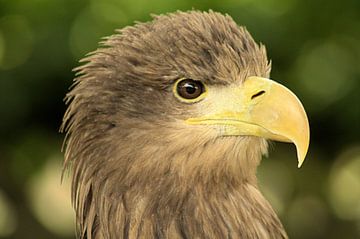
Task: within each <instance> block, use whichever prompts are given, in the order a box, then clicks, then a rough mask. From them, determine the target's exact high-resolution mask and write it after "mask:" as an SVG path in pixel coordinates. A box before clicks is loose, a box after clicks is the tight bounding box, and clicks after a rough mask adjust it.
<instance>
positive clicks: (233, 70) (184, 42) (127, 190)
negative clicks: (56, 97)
mask: <svg viewBox="0 0 360 239" xmlns="http://www.w3.org/2000/svg"><path fill="white" fill-rule="evenodd" d="M153 18H154V19H153V20H152V21H151V22H146V23H137V24H136V25H134V26H131V27H125V28H123V29H121V30H118V31H117V32H116V33H115V34H114V35H112V36H110V37H108V38H105V40H104V41H103V42H102V46H101V47H99V49H97V50H96V51H95V52H93V53H92V54H90V55H88V56H87V57H86V58H85V59H83V60H82V61H83V62H85V63H84V64H83V65H82V66H80V67H79V68H77V69H76V70H77V72H78V75H77V77H76V79H75V83H74V86H73V87H72V89H71V91H70V92H69V93H68V95H67V103H68V109H67V111H66V113H65V115H64V120H63V125H62V130H63V131H65V132H66V139H65V166H66V168H68V167H70V168H71V170H72V200H73V205H74V208H75V211H76V221H77V226H78V237H79V238H87V239H100V238H101V239H103V238H106V239H111V238H116V239H119V238H124V239H125V238H131V239H133V238H134V239H135V238H149V239H152V238H159V239H192V238H199V239H202V238H217V239H218V238H221V239H222V238H224V239H225V238H228V239H235V238H241V239H252V238H254V239H255V238H261V239H274V238H287V234H286V232H285V230H284V228H283V226H282V224H281V222H280V220H279V219H278V217H277V215H276V214H275V212H274V210H273V209H272V207H271V206H270V204H269V203H268V202H267V201H266V199H265V198H264V197H263V196H262V194H261V193H260V191H259V188H258V185H257V179H256V168H257V166H258V165H259V163H260V160H261V157H262V155H264V154H266V153H267V140H276V141H284V142H292V143H294V144H295V145H296V148H297V156H298V162H299V166H300V165H301V164H302V162H303V160H304V158H305V154H306V152H307V149H308V144H309V126H308V120H307V116H306V113H305V111H304V109H303V106H302V104H301V103H300V101H299V100H298V98H297V97H296V96H295V95H294V94H293V93H292V92H291V91H290V90H289V89H287V88H286V87H284V86H282V85H280V84H279V83H277V82H275V81H272V80H270V79H268V78H269V74H270V68H271V66H270V63H269V61H268V59H267V56H266V51H265V47H264V46H263V45H261V44H257V43H255V41H254V40H253V38H252V37H251V36H250V34H249V33H248V31H247V30H246V29H245V28H244V27H241V26H238V25H237V24H236V23H235V22H234V21H233V20H232V18H231V17H230V16H228V15H223V14H220V13H216V12H213V11H208V12H200V11H195V10H192V11H188V12H180V11H179V12H175V13H171V14H165V15H159V16H153Z"/></svg>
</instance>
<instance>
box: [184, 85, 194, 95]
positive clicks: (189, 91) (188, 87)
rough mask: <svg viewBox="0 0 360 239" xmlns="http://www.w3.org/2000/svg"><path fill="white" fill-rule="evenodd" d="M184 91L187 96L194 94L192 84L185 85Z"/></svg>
mask: <svg viewBox="0 0 360 239" xmlns="http://www.w3.org/2000/svg"><path fill="white" fill-rule="evenodd" d="M185 89H186V93H188V94H194V93H195V92H196V87H195V86H194V85H193V84H186V85H185Z"/></svg>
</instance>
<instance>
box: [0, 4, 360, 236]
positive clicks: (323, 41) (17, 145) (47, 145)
mask: <svg viewBox="0 0 360 239" xmlns="http://www.w3.org/2000/svg"><path fill="white" fill-rule="evenodd" d="M192 8H195V9H200V10H208V9H213V10H215V11H219V12H222V13H228V14H230V15H231V16H232V17H233V18H234V20H235V21H236V22H237V23H238V24H240V25H245V26H247V28H248V30H249V31H250V32H251V33H252V35H253V36H254V38H255V39H256V40H257V41H260V42H262V43H264V44H265V45H266V46H267V49H268V55H269V57H270V58H271V59H272V62H273V71H272V78H273V79H275V80H277V81H279V82H281V83H283V84H285V85H286V86H288V87H289V88H290V89H292V90H293V91H294V92H295V93H296V94H297V95H298V96H299V98H300V99H301V100H302V102H303V104H304V106H305V108H306V110H307V112H308V115H309V120H310V125H311V134H312V136H311V145H310V150H309V154H308V156H307V159H306V161H305V164H304V166H303V167H302V168H301V169H300V170H299V169H297V167H296V166H297V163H296V153H295V148H294V146H292V145H289V144H281V143H276V144H272V146H271V149H270V156H269V157H268V158H265V159H264V160H263V162H262V164H261V166H260V168H259V178H260V186H261V188H262V190H263V192H264V193H265V194H266V197H267V198H268V199H269V200H270V201H271V203H272V205H273V206H274V208H275V209H276V211H277V212H278V213H279V215H280V217H281V219H282V221H283V222H284V225H285V227H286V228H287V231H288V233H289V235H290V238H299V239H300V238H330V239H332V238H333V239H338V238H341V239H343V238H360V140H359V138H358V137H359V133H360V1H359V0H342V1H338V0H319V1H311V0H263V1H260V0H222V1H210V0H201V1H190V0H187V1H180V0H163V1H161V0H153V1H146V0H132V1H125V0H102V1H100V0H77V1H75V0H57V1H56V0H52V1H51V0H12V1H10V0H7V1H6V0H0V135H1V137H0V238H74V224H73V217H74V216H73V212H72V209H71V204H70V196H69V185H68V180H67V179H66V180H65V182H64V183H63V184H61V183H60V174H61V164H62V154H61V151H60V149H61V144H62V138H63V135H61V134H60V133H58V129H59V125H60V124H61V118H62V115H63V113H64V111H65V106H64V103H63V97H64V95H65V94H66V92H67V90H68V88H69V86H70V85H71V82H72V79H73V77H74V74H73V72H72V71H71V70H72V68H74V67H76V66H78V65H79V63H78V60H79V59H81V58H82V57H83V56H84V55H85V54H86V53H87V52H89V51H93V50H94V49H96V48H97V42H98V41H99V40H100V38H101V37H103V36H107V35H111V34H113V32H114V29H116V28H122V27H124V26H126V25H131V24H133V23H134V21H137V20H138V21H148V20H150V17H149V14H150V13H156V14H159V13H165V12H170V11H175V10H177V9H180V10H189V9H192Z"/></svg>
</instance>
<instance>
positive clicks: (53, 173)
mask: <svg viewBox="0 0 360 239" xmlns="http://www.w3.org/2000/svg"><path fill="white" fill-rule="evenodd" d="M60 175H61V157H60V156H57V157H54V158H51V159H49V161H48V162H47V164H46V165H45V167H44V168H43V170H42V171H41V172H40V173H38V174H36V175H35V176H34V177H33V178H32V179H31V180H30V183H29V186H28V187H27V189H28V197H29V201H30V206H31V209H32V210H33V212H34V215H35V216H36V218H37V219H38V220H39V222H40V223H41V224H42V225H43V226H44V227H46V228H47V229H48V230H49V231H51V232H53V233H54V234H57V235H59V236H71V235H74V232H75V229H74V214H73V210H72V207H71V202H70V198H71V196H70V185H69V182H68V181H67V180H65V182H63V183H62V184H61V182H60Z"/></svg>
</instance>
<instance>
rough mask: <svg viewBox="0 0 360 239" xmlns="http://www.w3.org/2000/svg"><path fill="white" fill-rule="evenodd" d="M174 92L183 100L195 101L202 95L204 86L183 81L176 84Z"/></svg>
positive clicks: (188, 80) (189, 80) (195, 82)
mask: <svg viewBox="0 0 360 239" xmlns="http://www.w3.org/2000/svg"><path fill="white" fill-rule="evenodd" d="M176 91H177V93H178V94H179V96H181V97H182V98H184V99H189V100H191V99H196V98H197V97H199V96H200V95H201V94H202V93H204V91H205V89H204V85H203V83H201V82H200V81H195V80H192V79H184V80H181V81H179V82H178V84H177V87H176Z"/></svg>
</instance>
